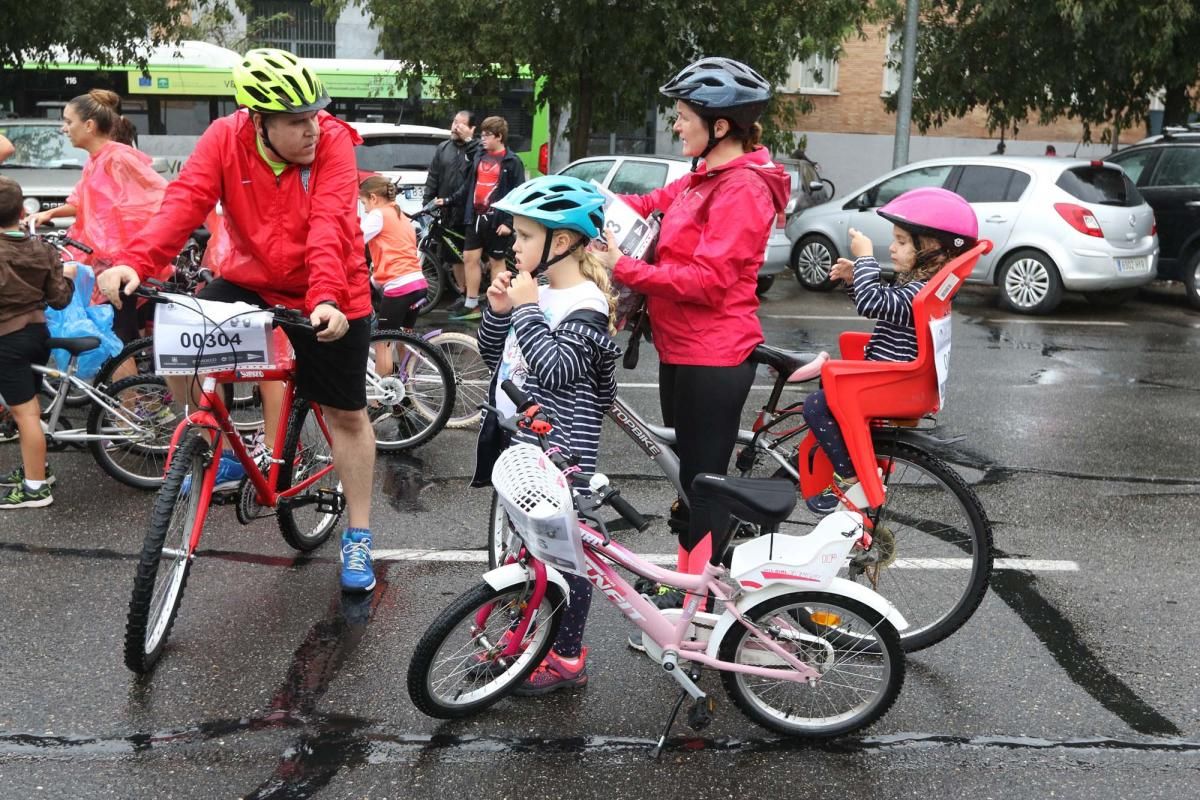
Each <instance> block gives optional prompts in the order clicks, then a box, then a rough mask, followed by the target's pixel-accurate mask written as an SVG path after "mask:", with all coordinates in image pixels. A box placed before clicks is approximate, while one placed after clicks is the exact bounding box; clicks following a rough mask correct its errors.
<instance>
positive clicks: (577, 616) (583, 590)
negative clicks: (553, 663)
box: [554, 572, 592, 658]
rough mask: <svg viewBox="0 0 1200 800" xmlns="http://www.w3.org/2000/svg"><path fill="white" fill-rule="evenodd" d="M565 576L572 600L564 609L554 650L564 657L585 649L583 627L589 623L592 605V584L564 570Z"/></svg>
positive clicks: (572, 655) (575, 654)
mask: <svg viewBox="0 0 1200 800" xmlns="http://www.w3.org/2000/svg"><path fill="white" fill-rule="evenodd" d="M563 577H564V578H566V579H567V586H570V587H571V602H570V603H569V604H568V605H567V607H566V608H565V609H563V619H562V624H560V625H559V627H558V637H557V638H556V639H555V640H554V652H555V653H558V654H559V655H560V656H562V657H563V658H575V657H576V656H578V655H579V653H580V651H581V650H582V649H583V627H584V625H586V624H587V615H588V609H589V608H591V607H592V584H590V583H588V579H587V578H584V577H581V576H579V575H571V574H568V573H566V572H564V573H563Z"/></svg>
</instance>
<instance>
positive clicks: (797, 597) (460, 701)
mask: <svg viewBox="0 0 1200 800" xmlns="http://www.w3.org/2000/svg"><path fill="white" fill-rule="evenodd" d="M503 388H504V389H505V391H506V392H508V394H509V396H510V397H512V398H513V402H514V403H515V404H516V406H517V408H518V409H519V412H518V415H517V417H516V418H514V419H510V420H507V421H506V423H505V426H506V427H507V428H508V429H509V430H514V431H515V430H516V429H517V428H518V427H520V428H524V429H526V430H529V431H532V432H533V433H535V434H537V435H538V437H539V441H540V442H541V445H542V446H541V447H540V448H538V447H534V446H532V445H528V444H516V445H513V446H512V447H510V448H508V449H507V450H506V451H505V452H504V453H503V454H502V455H501V457H500V459H499V460H498V461H497V463H496V466H495V469H494V470H493V473H492V482H493V484H494V486H495V488H496V491H497V494H498V495H499V496H500V499H501V502H502V503H503V504H504V505H505V508H506V511H507V512H508V520H509V528H510V530H509V542H508V546H507V548H506V552H507V554H508V555H507V557H506V563H504V564H503V565H502V566H500V567H497V568H496V569H493V570H491V571H490V572H487V573H485V574H484V576H483V582H482V583H480V584H479V585H477V586H475V587H474V588H472V589H470V590H469V591H467V592H466V593H464V594H463V595H461V596H460V597H459V598H458V599H457V600H455V601H454V602H453V603H452V604H451V605H450V606H449V607H448V608H446V609H445V610H444V611H443V612H442V613H441V614H440V615H438V617H437V619H436V620H434V622H433V624H432V625H430V626H429V629H428V630H427V631H426V632H425V634H424V635H423V636H422V637H421V640H420V641H419V642H418V644H417V647H416V651H415V652H414V654H413V657H412V661H411V663H410V664H409V670H408V692H409V695H410V696H411V697H412V700H413V702H414V703H415V704H416V706H417V707H418V708H419V709H421V711H423V712H424V713H426V714H429V715H430V716H433V717H440V718H445V719H453V718H459V717H466V716H469V715H471V714H475V713H478V712H480V711H482V710H484V709H485V708H487V707H489V706H491V705H492V704H494V703H496V702H497V701H499V700H501V699H502V698H504V697H505V696H506V695H507V694H508V693H509V692H510V691H511V690H512V689H514V688H515V687H516V686H518V685H519V684H520V683H521V682H522V681H524V680H525V678H526V677H528V675H529V674H530V673H531V672H532V671H533V670H534V668H536V667H537V665H538V664H539V663H541V661H542V659H544V658H545V657H546V654H547V652H548V651H549V650H550V647H551V645H552V644H553V642H554V639H555V636H556V634H557V632H558V627H559V623H560V621H561V617H562V612H563V610H564V607H565V605H566V604H567V602H568V600H569V597H570V591H569V589H568V587H567V582H566V581H565V580H564V579H563V577H562V572H570V573H573V574H577V575H583V576H585V577H586V578H587V579H588V580H589V581H590V582H591V583H592V585H593V586H594V587H595V589H596V590H598V591H599V593H600V594H601V595H603V596H604V597H606V598H607V599H608V600H609V601H610V602H611V603H612V604H613V605H615V606H616V607H617V608H618V609H619V610H620V611H621V613H622V614H624V615H625V617H626V618H628V619H629V621H630V622H632V623H633V624H634V625H636V626H637V627H638V628H640V629H641V631H642V639H643V642H644V643H645V645H646V652H647V654H648V655H649V656H650V658H652V659H653V660H654V661H655V662H657V663H658V664H659V665H660V666H661V668H662V670H663V672H664V673H665V674H666V676H667V677H668V678H670V679H671V680H673V681H674V682H675V683H676V684H677V685H678V686H679V688H680V694H679V698H678V700H677V701H676V703H675V705H674V708H673V709H672V711H671V714H670V717H669V718H668V720H667V724H666V728H665V730H664V731H663V734H662V737H661V739H660V740H659V743H658V747H657V748H656V750H655V753H656V754H657V753H658V752H659V751H661V748H662V746H663V744H664V743H665V741H666V738H667V736H668V734H669V733H670V730H671V726H672V725H673V723H674V721H675V717H676V715H677V714H678V712H679V710H680V708H681V707H682V705H683V703H684V701H685V700H686V699H688V698H689V697H690V698H691V699H692V705H691V708H690V711H689V714H688V724H689V725H690V726H691V727H692V728H693V729H695V730H700V729H702V728H703V727H705V726H706V725H707V724H708V723H709V722H710V721H711V719H712V712H713V710H714V707H715V704H714V702H713V700H712V698H710V697H709V696H708V695H706V694H705V692H704V691H703V690H702V689H701V688H700V687H699V684H698V679H699V675H700V670H701V668H704V667H707V668H711V669H716V670H719V671H720V672H721V673H722V679H723V682H724V685H725V690H726V692H727V693H728V694H729V696H730V697H731V698H732V699H733V701H734V703H735V704H736V705H737V706H738V707H739V708H740V709H741V710H742V711H743V712H745V714H746V715H747V716H749V717H750V718H751V719H753V720H754V721H755V722H758V723H760V724H762V725H764V726H766V727H768V728H771V729H773V730H776V731H779V732H781V733H784V734H788V735H791V736H799V737H809V738H822V737H829V736H837V735H840V734H846V733H850V732H851V731H855V730H858V729H860V728H863V727H865V726H867V725H869V724H871V723H872V722H874V721H875V720H877V719H878V718H879V717H881V716H882V715H883V714H884V713H885V712H886V711H887V710H888V709H889V708H890V707H891V705H892V703H893V702H894V701H895V699H896V697H897V695H898V694H899V692H900V687H901V685H902V684H903V682H904V652H903V650H902V648H901V646H900V637H899V634H898V633H897V630H898V629H901V630H902V629H904V628H905V627H907V623H906V622H905V621H904V618H903V617H902V616H901V615H900V614H899V612H897V611H896V610H895V608H894V607H893V606H892V605H891V604H890V603H889V602H888V601H887V600H885V599H884V598H883V597H881V596H880V595H878V594H876V593H875V592H873V591H872V590H871V589H869V588H868V587H866V586H863V585H861V584H856V583H852V582H850V581H847V580H845V579H842V578H838V577H837V571H838V569H839V568H840V566H841V565H842V564H844V563H845V561H846V559H847V557H848V556H849V554H850V551H851V550H852V549H853V548H855V547H863V548H865V547H869V545H870V533H869V532H868V531H867V530H866V528H865V527H864V523H863V517H862V516H861V515H859V514H854V513H850V512H848V511H838V512H835V513H833V514H831V515H829V516H828V517H826V518H825V519H824V520H823V521H822V522H821V523H820V524H819V525H818V526H817V527H816V528H815V529H814V530H813V531H812V532H811V533H809V534H807V535H806V536H802V537H799V536H784V535H780V534H777V533H774V532H773V530H774V528H775V527H776V526H777V525H778V523H779V522H780V521H781V520H783V519H786V518H787V516H788V513H789V512H790V511H791V509H792V506H793V505H794V503H795V502H796V490H795V486H793V485H792V483H791V482H789V481H785V480H761V479H748V478H733V477H725V476H719V475H700V476H698V477H697V478H696V481H695V484H694V488H695V490H696V491H698V492H703V493H707V494H708V495H709V497H710V498H711V501H712V502H714V503H719V504H722V505H724V506H725V507H726V508H728V509H729V510H730V511H731V512H732V513H733V514H734V515H735V516H737V517H738V518H739V519H743V520H748V521H751V522H753V523H755V524H758V525H761V526H763V530H764V531H767V533H765V535H763V536H760V537H759V538H757V539H755V540H753V541H750V542H747V543H745V544H743V545H740V546H739V547H737V548H736V549H735V550H734V551H733V561H732V564H731V567H730V568H729V569H726V568H725V567H723V566H714V565H713V564H711V563H710V564H708V565H707V566H706V567H705V570H704V572H703V573H702V574H699V575H689V574H686V573H683V572H675V571H672V570H667V569H663V568H660V567H658V566H655V565H654V564H651V563H649V562H647V561H645V560H644V559H642V558H640V557H639V556H638V555H636V554H635V553H633V552H632V551H630V550H629V549H627V548H626V547H623V546H622V545H620V544H618V543H617V542H615V541H613V540H612V539H611V538H610V537H609V535H608V532H607V530H606V528H605V525H604V522H603V520H602V519H601V518H600V515H599V512H600V509H601V508H602V506H605V505H608V506H610V507H611V508H612V509H614V510H615V511H617V513H619V514H620V515H621V516H622V517H624V518H625V519H626V520H627V521H629V522H630V524H632V525H634V526H635V527H637V528H644V527H645V524H646V523H645V520H644V519H643V518H642V517H641V515H640V514H639V513H638V512H637V511H636V510H635V509H634V508H633V507H632V506H631V505H630V504H629V503H628V502H627V501H626V500H625V499H624V498H622V497H621V496H620V495H619V493H618V492H617V491H616V490H615V489H613V488H612V487H610V486H609V485H608V481H607V479H606V478H605V477H604V476H603V475H600V474H596V475H590V476H587V475H583V474H582V473H580V472H579V471H578V468H576V467H574V466H572V465H571V463H570V459H569V458H568V457H566V456H565V455H564V454H563V453H561V452H559V451H558V450H557V449H555V448H553V447H549V446H548V445H547V443H546V434H548V433H549V432H550V430H551V429H552V423H551V420H550V419H549V418H548V417H547V415H546V414H545V412H543V411H542V410H541V409H540V408H539V407H538V406H537V405H536V404H534V403H532V402H531V401H530V400H529V399H528V397H526V396H524V395H523V394H522V393H521V392H520V390H518V389H516V387H514V386H512V384H511V383H510V382H507V381H506V382H505V384H504V387H503ZM489 408H490V407H489ZM491 410H492V411H493V412H495V409H491ZM614 567H621V568H623V569H625V570H628V571H629V572H632V573H633V574H634V575H637V576H641V577H645V578H649V579H650V580H652V581H655V582H657V583H661V584H665V585H667V586H674V587H678V588H680V589H683V590H685V591H686V592H687V600H686V601H685V603H684V607H683V608H682V609H665V610H660V609H658V608H656V607H655V606H654V605H653V604H652V603H650V602H649V601H648V600H647V599H646V598H645V597H642V596H641V595H639V594H638V593H637V591H636V590H635V589H634V588H633V587H632V586H631V585H630V583H629V581H627V580H626V579H625V578H624V577H622V575H621V574H619V573H618V572H617V571H616V570H615V569H614ZM709 595H711V596H712V600H713V601H714V603H713V605H712V606H711V607H712V608H713V611H712V612H711V613H710V612H706V611H704V610H702V609H703V608H705V603H706V601H707V600H708V596H709Z"/></svg>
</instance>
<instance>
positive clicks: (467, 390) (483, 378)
mask: <svg viewBox="0 0 1200 800" xmlns="http://www.w3.org/2000/svg"><path fill="white" fill-rule="evenodd" d="M425 341H427V342H429V343H430V344H432V345H436V346H437V347H438V348H440V349H441V351H442V355H444V356H445V357H446V360H447V361H448V362H449V363H450V369H451V371H452V372H453V374H454V412H453V413H452V414H451V415H450V419H448V420H446V427H447V428H473V427H475V426H476V425H478V424H479V420H480V419H481V418H482V417H483V412H482V411H480V410H479V404H480V403H484V402H486V401H487V391H488V386H490V385H491V382H492V371H491V370H490V369H488V365H487V364H486V363H484V361H483V358H481V357H480V355H479V342H478V341H476V339H475V337H474V336H469V335H468V334H465V333H458V332H456V331H442V332H441V333H439V334H437V335H436V336H430V337H429V338H428V339H426V340H425Z"/></svg>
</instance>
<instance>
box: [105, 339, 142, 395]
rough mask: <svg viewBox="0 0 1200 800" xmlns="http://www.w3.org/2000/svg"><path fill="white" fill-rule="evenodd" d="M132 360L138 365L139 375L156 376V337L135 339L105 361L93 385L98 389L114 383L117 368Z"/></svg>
mask: <svg viewBox="0 0 1200 800" xmlns="http://www.w3.org/2000/svg"><path fill="white" fill-rule="evenodd" d="M131 358H132V359H134V360H135V362H136V363H137V374H139V375H152V374H154V337H153V336H143V337H142V338H140V339H134V340H133V341H132V342H129V343H128V344H127V345H125V346H124V347H122V348H121V351H120V352H119V353H117V354H116V355H115V356H112V357H110V358H106V359H104V363H103V364H101V365H100V369H99V370H97V372H96V377H95V379H93V381H92V383H93V384H94V385H95V386H97V387H103V386H107V385H108V384H110V383H112V382H113V373H115V372H116V371H117V368H118V367H119V366H120V365H121V364H124V363H125V362H126V361H128V360H129V359H131Z"/></svg>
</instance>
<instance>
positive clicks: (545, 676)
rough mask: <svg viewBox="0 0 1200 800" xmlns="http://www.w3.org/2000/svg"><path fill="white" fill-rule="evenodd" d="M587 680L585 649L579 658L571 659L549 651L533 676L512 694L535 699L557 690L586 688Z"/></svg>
mask: <svg viewBox="0 0 1200 800" xmlns="http://www.w3.org/2000/svg"><path fill="white" fill-rule="evenodd" d="M587 680H588V677H587V648H586V647H585V648H583V649H582V650H581V651H580V653H579V658H572V659H564V658H563V657H562V656H560V655H558V654H557V653H555V652H554V651H553V650H551V651H550V654H549V655H548V656H546V660H545V661H543V662H542V663H541V664H538V667H537V669H535V670H534V671H533V674H532V675H530V676H529V677H528V678H526V679H525V682H524V683H523V684H521V685H520V686H518V687H517V688H516V689H513V694H514V695H516V696H517V697H536V696H538V695H542V694H549V693H550V692H557V691H558V690H559V689H579V688H582V687H584V686H587Z"/></svg>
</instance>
